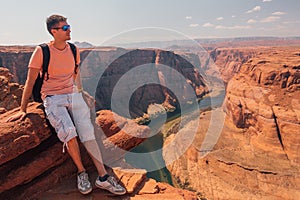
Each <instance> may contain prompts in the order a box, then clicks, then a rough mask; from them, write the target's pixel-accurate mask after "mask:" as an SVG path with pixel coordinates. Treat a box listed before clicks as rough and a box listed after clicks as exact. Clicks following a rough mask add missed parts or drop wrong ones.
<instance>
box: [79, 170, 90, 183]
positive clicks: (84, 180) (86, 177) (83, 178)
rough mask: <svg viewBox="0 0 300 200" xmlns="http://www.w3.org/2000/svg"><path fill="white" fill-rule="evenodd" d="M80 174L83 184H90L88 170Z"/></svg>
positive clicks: (80, 180)
mask: <svg viewBox="0 0 300 200" xmlns="http://www.w3.org/2000/svg"><path fill="white" fill-rule="evenodd" d="M78 176H79V182H80V184H82V185H88V184H89V176H88V174H87V173H86V172H82V173H81V174H79V175H78Z"/></svg>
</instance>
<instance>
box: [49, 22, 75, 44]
mask: <svg viewBox="0 0 300 200" xmlns="http://www.w3.org/2000/svg"><path fill="white" fill-rule="evenodd" d="M68 25H69V24H68V23H67V22H59V23H58V24H57V25H56V26H54V27H53V28H52V33H53V37H54V38H55V39H56V40H62V41H67V40H70V39H71V34H70V33H71V29H70V27H68Z"/></svg>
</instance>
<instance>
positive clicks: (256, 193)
mask: <svg viewBox="0 0 300 200" xmlns="http://www.w3.org/2000/svg"><path fill="white" fill-rule="evenodd" d="M230 51H231V49H230V48H229V49H227V50H226V52H230ZM240 51H244V50H243V49H241V50H240ZM233 52H235V51H233ZM299 52H300V49H299V48H298V47H269V48H267V47H262V48H257V49H255V50H254V54H253V55H255V56H251V58H249V59H248V60H247V61H245V62H244V64H242V65H241V66H240V67H239V72H238V73H237V74H235V75H233V77H232V78H231V79H230V80H229V82H228V85H227V92H226V97H225V102H224V105H223V109H224V112H225V113H224V112H223V111H222V110H219V111H218V112H219V113H220V115H219V116H221V115H222V113H223V114H225V117H224V121H225V122H224V124H223V128H222V130H221V134H220V136H219V135H218V134H217V133H216V132H213V133H211V132H210V131H209V124H210V123H213V124H212V125H213V126H219V125H220V124H221V123H222V120H214V119H215V116H213V113H214V112H204V113H202V114H201V115H200V123H199V127H198V132H197V135H196V136H195V139H194V141H193V144H192V145H191V146H190V147H189V149H188V150H187V151H186V153H185V154H184V155H182V156H181V157H180V159H178V160H176V161H175V162H174V163H172V164H170V165H169V166H168V169H169V170H170V171H171V173H172V174H173V175H174V176H176V177H177V178H178V180H179V182H180V183H181V184H182V185H185V186H186V187H190V188H192V189H195V190H197V191H199V192H202V193H203V194H204V196H205V197H207V198H208V199H299V198H300V187H299V186H300V164H299V156H300V154H299V152H300V135H299V128H300V124H299V121H300V102H299V99H300V71H299V69H300V68H299V64H300V57H299V55H300V54H299ZM220 54H222V53H220ZM226 55H227V53H226ZM224 70H225V69H224ZM212 120H214V121H212ZM193 121H194V120H192V119H191V120H190V122H189V123H187V124H186V125H185V127H184V128H185V129H188V128H189V127H190V126H193V127H194V124H193ZM190 128H192V127H190ZM176 132H177V131H174V130H173V131H172V132H171V133H170V134H171V135H170V136H169V137H168V138H167V140H166V145H167V144H168V143H170V142H171V141H173V138H174V137H176ZM209 134H211V136H212V137H213V136H216V137H219V138H218V142H217V144H216V145H215V146H214V148H213V149H207V150H208V152H207V151H205V150H206V149H203V148H202V144H203V140H204V138H205V136H206V135H209ZM175 146H177V147H180V144H175ZM175 149H176V148H175ZM175 152H176V151H175ZM168 154H171V155H172V152H164V156H165V157H166V156H168Z"/></svg>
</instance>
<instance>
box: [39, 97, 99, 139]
mask: <svg viewBox="0 0 300 200" xmlns="http://www.w3.org/2000/svg"><path fill="white" fill-rule="evenodd" d="M44 107H45V112H46V115H47V118H48V120H49V122H50V124H51V125H52V126H53V128H54V129H55V131H56V133H57V136H58V138H59V139H60V140H61V141H62V142H64V143H67V142H68V141H69V140H71V139H72V138H74V137H76V136H79V139H80V141H81V142H86V141H89V140H94V139H95V134H94V126H93V124H92V122H91V117H90V109H89V107H88V106H87V104H86V103H85V101H84V99H83V97H82V93H72V94H60V95H51V96H47V97H46V98H45V99H44Z"/></svg>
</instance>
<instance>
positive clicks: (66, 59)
mask: <svg viewBox="0 0 300 200" xmlns="http://www.w3.org/2000/svg"><path fill="white" fill-rule="evenodd" d="M48 46H49V50H50V61H49V66H48V73H49V79H48V80H46V78H47V74H46V75H45V80H44V82H43V86H42V89H41V94H42V99H44V98H45V97H46V96H47V95H56V94H70V93H72V92H73V87H74V77H73V75H74V68H75V61H74V56H73V53H72V50H71V47H70V45H69V44H67V47H66V48H65V49H64V50H58V49H56V48H55V47H54V46H53V41H51V42H50V43H48ZM76 49H77V55H76V56H77V58H76V61H77V64H79V63H80V54H79V53H78V52H79V51H78V48H77V47H76ZM42 64H43V51H42V48H41V47H40V46H37V47H36V48H35V50H34V52H33V54H32V56H31V58H30V61H29V66H28V67H29V68H36V69H40V70H41V72H40V73H42Z"/></svg>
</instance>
